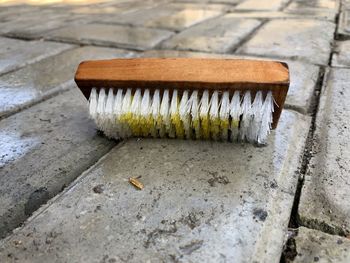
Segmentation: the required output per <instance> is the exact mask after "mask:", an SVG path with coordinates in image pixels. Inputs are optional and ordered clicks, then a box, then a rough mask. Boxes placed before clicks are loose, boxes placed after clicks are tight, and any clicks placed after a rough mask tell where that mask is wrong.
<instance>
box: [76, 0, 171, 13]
mask: <svg viewBox="0 0 350 263" xmlns="http://www.w3.org/2000/svg"><path fill="white" fill-rule="evenodd" d="M163 2H166V0H165V1H164V0H162V1H161V0H154V1H147V0H143V1H120V2H119V1H117V2H116V3H113V2H112V3H107V4H100V5H88V6H78V7H73V8H72V9H71V11H70V12H72V13H75V14H88V15H94V14H114V15H116V14H121V13H130V12H135V11H138V10H140V9H147V8H152V7H154V6H157V5H160V4H162V3H163Z"/></svg>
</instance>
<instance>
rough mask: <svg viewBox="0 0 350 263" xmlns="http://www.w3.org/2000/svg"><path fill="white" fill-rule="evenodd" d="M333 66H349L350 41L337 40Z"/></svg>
mask: <svg viewBox="0 0 350 263" xmlns="http://www.w3.org/2000/svg"><path fill="white" fill-rule="evenodd" d="M332 66H333V67H350V41H338V42H337V43H336V46H335V49H334V52H333V56H332Z"/></svg>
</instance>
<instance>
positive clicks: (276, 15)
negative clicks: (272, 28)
mask: <svg viewBox="0 0 350 263" xmlns="http://www.w3.org/2000/svg"><path fill="white" fill-rule="evenodd" d="M229 16H230V17H237V18H255V19H287V18H291V19H305V18H309V19H318V20H330V21H333V20H334V14H332V15H331V16H330V15H329V13H328V12H318V13H307V14H299V13H293V12H287V11H283V12H282V11H251V12H247V11H243V10H242V11H235V12H233V13H229Z"/></svg>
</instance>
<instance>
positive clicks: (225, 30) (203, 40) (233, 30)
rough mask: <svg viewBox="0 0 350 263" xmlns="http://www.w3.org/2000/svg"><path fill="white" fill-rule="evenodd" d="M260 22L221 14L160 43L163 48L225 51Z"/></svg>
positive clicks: (230, 48) (237, 42) (236, 43)
mask: <svg viewBox="0 0 350 263" xmlns="http://www.w3.org/2000/svg"><path fill="white" fill-rule="evenodd" d="M260 24H261V22H260V21H258V20H254V19H239V18H231V17H229V16H222V17H219V18H214V19H211V20H209V21H205V22H203V23H200V24H198V25H195V26H193V27H191V28H189V29H187V30H184V31H182V32H181V33H179V34H177V35H175V36H174V37H172V38H170V39H169V40H167V41H165V42H164V43H163V44H162V48H164V49H177V50H190V51H204V52H216V53H225V52H229V51H231V50H232V49H233V48H234V47H235V46H237V45H238V44H239V43H240V42H241V41H242V40H243V39H244V38H245V37H246V36H247V35H249V34H250V33H251V32H252V31H253V30H254V29H255V28H257V27H258V26H259V25H260Z"/></svg>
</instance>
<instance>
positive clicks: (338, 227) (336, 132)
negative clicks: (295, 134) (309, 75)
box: [299, 69, 350, 234]
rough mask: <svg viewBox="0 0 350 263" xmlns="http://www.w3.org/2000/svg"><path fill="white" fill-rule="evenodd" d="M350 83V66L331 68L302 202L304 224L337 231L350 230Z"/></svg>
mask: <svg viewBox="0 0 350 263" xmlns="http://www.w3.org/2000/svg"><path fill="white" fill-rule="evenodd" d="M349 82H350V70H349V69H332V70H331V72H330V74H329V76H328V81H327V82H326V84H325V86H324V87H323V89H322V94H321V100H320V104H319V110H318V113H317V118H316V130H315V136H314V144H315V146H314V152H315V154H314V156H313V157H312V159H311V161H310V165H309V171H308V173H307V174H306V176H305V183H304V187H303V189H302V193H301V198H300V205H299V217H300V221H301V224H302V225H304V226H309V227H312V228H315V229H321V230H323V231H326V232H329V233H336V234H348V233H350V202H347V200H350V192H349V186H350V177H349V172H350V141H349V137H350V127H349V118H350V106H349V99H350V90H349Z"/></svg>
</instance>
